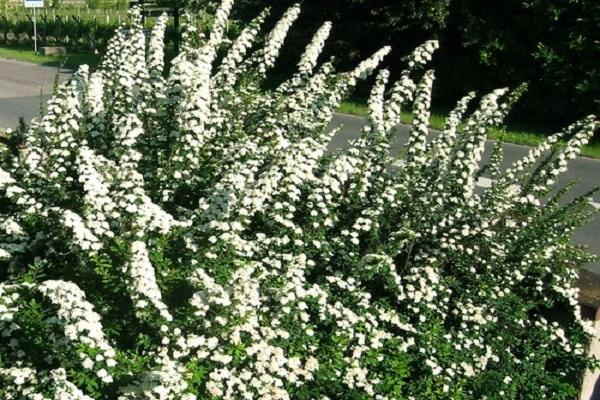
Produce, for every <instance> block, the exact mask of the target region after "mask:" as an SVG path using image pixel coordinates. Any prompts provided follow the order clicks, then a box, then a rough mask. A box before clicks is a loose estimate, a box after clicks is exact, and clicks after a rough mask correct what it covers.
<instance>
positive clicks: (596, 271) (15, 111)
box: [0, 59, 600, 306]
mask: <svg viewBox="0 0 600 400" xmlns="http://www.w3.org/2000/svg"><path fill="white" fill-rule="evenodd" d="M56 74H57V69H56V68H51V67H43V66H38V65H33V64H26V63H22V62H18V61H11V60H3V59H0V128H12V127H14V126H16V124H17V122H18V118H19V117H20V116H23V117H24V118H25V120H26V121H28V120H30V119H31V118H33V117H36V116H38V114H39V104H40V90H42V92H43V98H44V99H47V98H48V97H49V94H50V93H51V91H52V86H53V82H54V79H55V76H56ZM66 76H67V75H65V74H61V76H60V77H61V79H64V78H65V77H66ZM364 123H365V120H364V118H361V117H355V116H350V115H344V114H337V115H336V116H335V117H334V120H333V121H332V126H335V125H340V124H341V125H343V129H342V131H341V132H340V134H338V135H337V136H336V137H335V138H334V139H333V141H332V143H331V146H330V147H331V148H336V147H340V146H343V145H344V144H345V143H346V142H347V141H348V140H350V139H352V138H355V137H357V136H358V134H359V132H360V129H361V127H362V126H363V125H364ZM407 133H408V127H407V126H399V127H398V138H399V139H398V141H397V143H396V144H395V145H394V146H393V147H392V151H398V150H399V149H400V148H401V147H402V143H403V140H405V139H406V137H407ZM493 144H494V142H493V141H488V142H487V145H486V153H485V154H484V160H485V158H486V156H489V153H490V151H491V148H492V146H493ZM528 149H529V148H528V147H526V146H519V145H514V144H504V157H505V160H504V166H508V165H510V164H511V163H512V162H514V161H516V160H518V159H519V158H521V157H523V156H524V155H525V154H526V153H527V151H528ZM572 180H577V181H578V182H577V185H576V186H575V188H574V190H573V191H572V192H571V193H570V195H569V197H568V198H573V197H575V196H577V195H580V194H582V193H585V192H587V191H589V190H590V189H592V188H594V187H595V186H596V185H600V160H593V159H589V158H585V157H580V158H577V159H576V160H574V161H572V162H571V164H570V166H569V170H568V171H567V172H566V173H565V174H563V175H562V176H561V177H560V179H559V184H566V183H568V182H570V181H572ZM481 183H482V184H483V185H485V184H486V182H485V180H484V181H482V182H481ZM594 202H595V205H596V206H597V207H600V194H596V195H595V197H594ZM574 240H575V242H576V243H578V244H582V245H585V246H587V247H588V248H589V249H590V250H591V251H592V252H593V253H595V254H597V255H600V217H598V216H597V217H596V218H595V219H594V220H593V221H591V222H590V224H588V225H587V226H585V227H583V228H581V229H580V230H579V231H578V232H577V233H576V235H575V238H574ZM580 287H581V288H582V289H583V292H584V293H583V298H582V300H583V301H584V302H585V303H587V304H590V305H594V306H600V262H597V263H593V264H589V265H586V266H585V267H584V271H582V274H581V277H580Z"/></svg>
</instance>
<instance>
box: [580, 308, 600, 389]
mask: <svg viewBox="0 0 600 400" xmlns="http://www.w3.org/2000/svg"><path fill="white" fill-rule="evenodd" d="M595 318H596V320H595V321H594V328H595V329H596V332H597V333H598V335H599V336H600V308H598V309H597V310H596V317H595ZM590 355H592V356H594V357H596V358H600V340H598V339H597V338H594V339H592V342H591V343H590ZM579 399H580V400H597V399H600V370H595V371H590V370H588V371H585V375H584V377H583V384H582V385H581V395H580V397H579Z"/></svg>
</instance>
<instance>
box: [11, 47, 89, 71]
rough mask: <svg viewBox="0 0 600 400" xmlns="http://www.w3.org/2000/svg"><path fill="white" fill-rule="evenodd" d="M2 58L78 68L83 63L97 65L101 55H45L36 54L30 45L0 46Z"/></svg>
mask: <svg viewBox="0 0 600 400" xmlns="http://www.w3.org/2000/svg"><path fill="white" fill-rule="evenodd" d="M0 58H8V59H11V60H18V61H25V62H30V63H34V64H39V65H47V66H63V67H64V68H70V69H76V68H77V67H79V66H80V65H82V64H88V65H90V66H91V67H96V66H97V65H98V64H99V63H100V59H101V56H100V55H98V54H91V53H78V54H67V55H66V56H44V55H42V54H40V53H38V54H35V53H34V51H33V49H31V48H29V47H24V46H20V47H13V46H10V47H8V46H0Z"/></svg>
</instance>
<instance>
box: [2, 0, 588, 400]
mask: <svg viewBox="0 0 600 400" xmlns="http://www.w3.org/2000/svg"><path fill="white" fill-rule="evenodd" d="M232 2H233V1H232V0H224V1H223V3H222V4H221V6H220V8H219V9H218V10H217V12H216V15H215V19H214V24H213V27H212V31H211V33H210V35H208V36H204V35H199V34H197V33H196V31H195V29H194V28H193V27H192V26H188V27H187V29H186V31H185V34H184V38H183V46H182V51H181V53H180V54H179V55H178V56H177V57H176V58H175V59H174V60H173V62H172V65H171V67H170V69H169V72H168V74H165V71H164V65H163V59H164V57H163V56H164V54H163V40H162V38H163V35H164V32H165V26H166V18H165V17H163V18H161V19H160V20H159V22H158V23H157V25H156V26H155V28H154V30H153V32H152V37H151V39H150V40H149V46H148V49H146V43H145V37H144V34H143V32H142V30H141V27H140V22H139V15H137V13H136V12H135V11H134V15H133V20H134V22H133V25H132V27H131V29H130V30H120V31H118V32H117V33H116V35H115V36H114V38H113V39H112V40H111V42H110V44H109V48H108V50H107V53H106V56H105V59H104V61H103V64H102V66H101V68H100V69H99V70H98V71H96V72H93V73H90V72H89V70H88V69H87V68H86V67H82V68H81V69H79V70H78V71H77V72H76V74H75V76H74V77H73V79H71V80H70V81H68V82H67V83H65V84H63V85H62V86H60V87H59V89H58V90H57V92H56V93H55V95H54V97H53V98H52V100H51V101H50V103H49V106H48V112H47V115H45V116H44V117H43V118H42V119H41V120H40V121H34V122H33V123H32V126H31V127H30V128H29V129H28V130H27V131H26V132H21V133H20V135H16V136H15V138H17V139H19V140H18V141H19V143H17V144H16V145H15V148H14V149H12V150H13V151H8V150H6V151H4V152H3V153H1V154H2V155H1V158H0V160H1V161H0V167H1V168H0V210H1V211H0V215H1V217H2V218H1V219H0V228H1V229H0V382H1V384H0V397H1V398H3V399H24V398H26V399H188V400H189V399H196V398H199V399H206V398H224V399H253V398H257V399H288V398H293V399H317V398H318V399H327V398H329V399H366V398H377V399H401V398H407V399H411V398H412V399H422V398H428V399H429V398H431V399H510V398H519V399H540V398H552V399H566V398H573V397H574V396H576V395H577V392H578V384H579V379H580V374H581V372H582V370H583V369H584V368H585V367H587V366H590V365H593V364H594V362H593V360H590V359H589V358H588V357H587V356H586V348H585V346H586V343H587V341H588V340H589V338H590V335H591V327H590V325H588V324H587V323H585V322H583V321H582V320H581V318H580V310H579V306H578V305H577V289H576V287H575V286H574V283H575V279H576V276H577V269H576V268H577V266H578V265H579V264H581V263H582V262H585V261H587V260H588V259H589V257H588V256H587V255H586V254H585V253H584V252H582V251H581V250H580V249H578V248H576V247H574V246H572V245H571V244H570V241H569V238H570V234H571V233H572V232H573V230H574V229H575V228H576V227H577V226H578V225H579V224H580V223H581V222H582V221H584V220H585V218H586V217H587V215H588V214H589V213H590V208H589V205H588V198H589V196H583V197H581V198H579V199H576V200H575V201H573V202H572V203H570V204H568V205H566V206H561V205H559V203H558V200H559V198H560V197H561V195H562V194H563V193H564V192H565V191H566V189H565V190H558V191H554V190H553V189H552V188H553V187H554V185H555V182H556V176H557V175H558V174H560V173H561V172H563V171H564V170H565V169H566V165H567V162H568V160H570V159H573V158H574V157H575V156H576V155H577V153H578V151H579V148H580V147H581V145H582V144H583V143H585V142H586V141H587V140H588V139H589V137H590V136H591V135H592V134H593V132H594V129H596V128H597V126H598V122H597V121H595V120H594V118H593V117H590V118H588V119H585V120H583V121H581V122H579V123H576V124H574V125H572V126H570V127H569V128H567V129H566V130H565V131H564V133H560V134H557V135H555V136H552V137H551V138H549V139H548V141H547V142H546V143H544V144H543V145H541V146H540V147H538V148H534V149H532V150H531V151H530V153H529V155H528V156H527V157H525V158H524V159H523V160H521V161H519V162H517V163H515V164H514V165H513V166H511V167H510V168H509V169H508V170H506V171H504V172H501V169H500V162H501V160H502V157H501V147H500V146H498V147H497V148H496V150H495V152H494V155H493V156H492V158H491V159H490V161H489V165H488V166H487V167H485V168H484V169H481V168H480V167H479V161H480V160H481V158H482V151H483V146H484V143H485V138H486V131H487V130H488V129H489V128H490V127H491V126H493V125H498V124H501V123H502V119H503V118H504V116H505V115H506V113H507V112H508V109H509V107H510V105H511V104H512V103H513V102H514V101H515V100H516V99H517V98H518V96H519V94H520V93H521V91H522V90H521V89H518V90H517V91H514V92H509V91H508V90H506V89H501V90H496V91H494V92H492V93H490V94H488V95H486V96H484V97H483V98H482V99H481V102H480V105H479V107H478V108H476V110H474V111H473V112H471V113H470V114H468V116H465V115H466V114H467V110H468V104H469V102H470V101H471V100H472V99H473V97H474V94H469V95H468V96H466V97H465V98H464V99H462V100H461V101H460V102H459V103H458V105H457V107H456V109H455V110H454V111H453V112H452V113H451V114H450V116H449V118H448V121H447V126H446V129H445V130H444V132H443V134H441V135H439V136H437V137H436V138H434V139H433V140H428V130H427V123H428V119H429V103H430V99H431V91H432V84H433V81H434V75H433V72H432V71H427V72H424V73H422V72H421V71H422V68H423V66H425V65H426V64H427V63H428V61H429V60H430V59H431V57H432V54H433V53H434V51H435V49H436V48H437V43H436V42H433V41H432V42H427V43H425V44H424V45H423V46H421V47H419V48H417V49H416V50H415V52H414V53H413V54H412V55H411V56H410V58H409V61H408V67H407V69H406V70H405V71H404V72H403V73H402V74H401V76H400V79H399V80H398V81H397V82H395V83H393V84H391V85H389V84H388V77H389V73H388V71H386V70H381V71H380V72H379V73H378V75H377V78H376V82H375V85H374V87H373V90H372V95H371V98H370V100H369V108H370V114H369V118H368V123H367V125H366V126H365V127H364V129H363V130H362V132H361V135H360V138H358V139H356V140H353V141H351V142H350V143H349V144H348V145H347V146H346V147H345V148H344V149H341V150H338V151H335V152H328V151H327V145H328V143H329V141H330V139H331V138H332V136H333V135H335V134H336V132H337V130H334V131H331V130H330V129H329V128H328V123H329V122H330V121H331V117H332V115H333V113H334V111H335V109H336V107H337V106H338V105H339V103H340V101H341V99H342V98H343V97H344V96H345V95H347V94H348V93H349V92H350V91H351V90H352V88H353V86H354V85H355V84H356V82H357V80H358V79H361V78H364V77H365V76H367V75H368V74H370V73H372V72H373V71H374V70H375V69H376V67H377V65H378V63H379V62H380V61H381V59H382V58H383V57H384V56H385V55H386V53H387V52H388V51H389V49H388V48H384V49H382V50H380V51H378V52H377V53H375V54H374V55H373V56H372V57H371V58H369V59H367V60H365V61H364V62H362V63H360V65H358V66H357V67H356V69H354V70H352V71H350V72H344V73H336V72H335V71H334V69H333V66H332V63H331V62H326V63H324V64H322V65H319V64H318V62H317V61H318V56H319V53H320V50H321V48H322V47H323V44H324V42H325V40H326V38H327V36H328V34H329V30H330V26H329V24H325V25H324V26H323V28H322V29H320V30H319V31H318V32H317V33H316V35H315V36H314V38H313V40H312V41H311V42H310V44H309V45H308V47H307V49H306V52H305V53H304V54H303V55H302V57H301V59H300V62H299V64H298V73H296V74H295V75H294V76H292V77H291V78H290V79H289V80H287V81H286V82H284V83H283V84H281V85H280V86H279V87H277V88H276V89H275V90H273V91H271V92H265V91H264V90H263V89H262V87H261V83H262V82H263V80H264V79H265V76H266V73H267V72H268V70H269V69H270V68H271V67H272V66H273V64H274V63H275V60H276V58H277V54H278V52H279V50H280V48H281V46H282V45H283V42H284V39H285V36H286V33H287V31H288V30H289V28H290V26H291V25H292V23H293V21H294V20H295V19H296V17H297V16H298V13H299V8H298V7H297V6H295V7H293V8H291V9H290V10H289V11H288V12H287V13H286V14H285V15H284V16H283V18H282V19H281V20H280V21H279V22H278V23H277V24H276V26H275V27H274V28H273V29H272V30H271V32H270V33H269V34H268V35H267V36H266V39H265V41H264V45H263V46H262V47H259V46H257V45H255V40H256V38H257V37H258V35H259V31H260V29H261V27H262V25H263V22H264V20H265V18H266V15H267V12H264V13H262V14H261V15H259V16H258V17H257V18H256V19H255V20H254V21H253V22H252V23H251V24H250V25H249V26H248V27H247V28H245V29H244V30H243V31H242V32H241V34H240V35H239V37H237V38H236V39H235V40H233V41H230V40H228V39H227V38H226V37H225V36H224V30H225V27H226V24H227V18H228V15H229V12H230V9H231V8H232ZM226 44H227V46H226ZM225 47H226V48H225ZM165 76H166V77H165ZM419 76H420V78H418V77H419ZM406 104H412V108H413V110H414V115H415V119H414V124H413V127H412V130H411V132H410V137H409V140H408V143H407V145H406V146H405V147H404V149H403V150H402V152H401V154H400V155H398V156H397V157H396V156H394V157H392V156H391V155H390V152H389V150H390V143H391V141H392V140H393V138H394V126H396V125H397V123H398V122H399V121H400V109H401V107H402V106H405V105H406ZM461 121H464V122H463V123H464V129H463V131H464V133H461V134H459V133H457V128H458V126H459V124H460V123H461ZM563 137H564V138H567V139H568V142H567V144H566V145H562V146H561V145H560V143H562V142H561V141H559V139H561V138H563ZM540 159H541V161H540V162H538V160H540ZM484 172H486V173H488V174H489V176H490V177H491V178H493V183H492V185H491V187H489V188H487V189H485V190H479V189H476V186H475V184H476V182H477V180H478V178H479V177H480V175H481V174H482V173H484ZM556 307H562V308H564V309H567V310H568V313H567V316H566V317H565V318H562V319H560V320H557V319H556V317H555V314H553V313H551V310H552V309H553V308H556Z"/></svg>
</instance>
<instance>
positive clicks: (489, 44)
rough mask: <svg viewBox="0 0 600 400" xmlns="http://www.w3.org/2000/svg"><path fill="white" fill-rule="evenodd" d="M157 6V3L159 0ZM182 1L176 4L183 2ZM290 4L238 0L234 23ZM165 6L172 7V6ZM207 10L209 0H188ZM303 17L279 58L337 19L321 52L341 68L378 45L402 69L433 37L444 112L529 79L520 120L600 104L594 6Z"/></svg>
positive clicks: (562, 116)
mask: <svg viewBox="0 0 600 400" xmlns="http://www.w3.org/2000/svg"><path fill="white" fill-rule="evenodd" d="M156 1H157V2H160V0H156ZM183 1H184V0H180V2H183ZM295 2H297V1H294V0H274V1H267V0H238V2H237V6H236V12H237V15H236V17H237V18H238V19H242V20H249V19H251V18H253V17H254V16H255V15H257V14H258V13H259V12H260V11H261V10H262V9H263V8H265V7H267V6H268V7H271V9H272V15H281V12H282V11H283V10H284V9H285V8H287V7H289V6H290V5H292V4H293V3H295ZM169 3H170V2H169ZM187 3H188V5H190V6H192V7H196V8H205V7H207V6H208V5H211V4H214V2H210V1H207V0H188V1H187ZM301 5H302V15H301V17H300V19H299V20H298V22H297V23H296V26H295V29H294V30H293V32H292V34H291V36H290V38H289V39H288V40H289V44H290V46H289V47H288V48H287V53H284V55H283V60H284V61H283V62H280V66H279V67H280V68H281V69H282V72H286V71H285V70H286V68H287V69H289V68H290V66H293V65H295V60H296V58H297V56H298V55H299V54H300V53H301V51H302V47H303V46H304V45H305V44H306V42H307V41H308V40H309V38H310V36H311V35H312V34H313V33H314V32H315V31H316V29H318V27H319V26H320V25H321V24H322V23H323V22H324V21H332V22H333V31H332V35H331V37H330V40H329V42H328V48H326V51H325V56H324V57H328V56H335V57H336V62H337V64H338V66H340V67H341V68H345V67H348V66H351V65H353V64H354V63H356V62H357V60H359V59H362V58H365V57H367V56H368V55H369V54H371V53H372V52H373V51H375V50H376V49H378V48H380V47H381V46H384V45H391V46H392V47H393V49H394V51H393V53H392V55H391V56H390V57H389V58H388V59H387V60H386V62H387V63H388V64H389V65H388V66H389V67H390V68H391V69H392V71H399V70H400V68H401V65H402V59H401V57H402V56H403V55H405V54H407V52H409V51H410V49H412V48H414V47H415V46H416V45H418V44H420V43H422V42H423V41H425V40H427V39H431V38H435V39H438V40H439V41H440V44H441V51H440V53H439V54H438V55H437V56H436V60H435V61H436V65H435V68H436V71H437V73H436V75H437V77H438V85H439V89H438V92H437V93H436V94H435V96H436V98H435V99H434V102H435V103H437V104H438V106H441V107H442V108H446V107H449V106H451V104H452V103H453V102H454V101H455V100H456V99H457V98H458V97H460V96H461V95H462V94H463V93H465V91H466V90H477V91H480V92H481V91H486V90H489V89H491V88H492V87H497V86H498V85H501V86H511V87H516V86H517V85H518V84H520V83H522V82H528V83H529V92H528V93H527V94H526V95H525V96H524V98H523V99H522V101H521V102H520V103H519V104H517V106H516V109H515V115H516V117H517V119H518V120H520V121H521V122H527V123H528V124H534V125H540V126H541V125H545V126H546V127H552V128H556V127H558V126H559V125H563V124H564V123H566V122H567V121H569V120H571V119H573V118H581V117H583V116H585V115H587V114H590V113H595V112H598V109H599V106H600V103H599V99H600V83H599V82H600V67H599V65H598V60H600V31H599V30H598V26H600V7H599V6H598V2H597V0H560V1H552V2H548V1H545V0H502V1H486V2H481V1H478V0H410V1H397V0H330V1H327V2H326V4H324V2H323V1H322V0H304V1H302V2H301Z"/></svg>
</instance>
